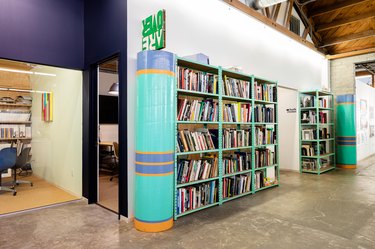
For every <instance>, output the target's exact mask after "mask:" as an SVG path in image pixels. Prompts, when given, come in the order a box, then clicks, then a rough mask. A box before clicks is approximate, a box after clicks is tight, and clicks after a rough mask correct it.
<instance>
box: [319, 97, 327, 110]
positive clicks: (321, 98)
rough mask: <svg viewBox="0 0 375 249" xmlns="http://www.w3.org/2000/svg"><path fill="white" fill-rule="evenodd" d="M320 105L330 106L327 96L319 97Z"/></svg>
mask: <svg viewBox="0 0 375 249" xmlns="http://www.w3.org/2000/svg"><path fill="white" fill-rule="evenodd" d="M319 107H323V108H328V99H327V98H326V97H320V98H319Z"/></svg>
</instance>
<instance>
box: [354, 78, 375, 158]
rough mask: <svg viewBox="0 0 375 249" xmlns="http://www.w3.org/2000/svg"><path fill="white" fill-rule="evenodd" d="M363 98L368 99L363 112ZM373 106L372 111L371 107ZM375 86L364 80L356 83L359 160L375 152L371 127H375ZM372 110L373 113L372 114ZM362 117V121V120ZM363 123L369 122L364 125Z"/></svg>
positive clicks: (374, 137) (374, 141) (374, 140)
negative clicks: (367, 83) (365, 82)
mask: <svg viewBox="0 0 375 249" xmlns="http://www.w3.org/2000/svg"><path fill="white" fill-rule="evenodd" d="M361 100H365V101H366V107H367V108H366V110H364V111H365V112H361V110H360V108H361ZM371 108H372V111H370V109H371ZM374 108H375V88H373V87H371V86H368V85H366V84H364V83H362V82H358V83H356V127H357V128H356V129H357V160H358V161H360V160H362V159H364V158H366V157H368V156H371V155H372V154H374V153H375V136H372V137H371V135H370V127H371V126H373V127H374V129H375V120H374V112H375V110H374ZM371 112H372V115H371ZM361 119H362V121H361ZM361 123H362V124H367V125H366V126H362V128H361Z"/></svg>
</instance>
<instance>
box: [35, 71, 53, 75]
mask: <svg viewBox="0 0 375 249" xmlns="http://www.w3.org/2000/svg"><path fill="white" fill-rule="evenodd" d="M34 74H36V75H44V76H56V74H53V73H40V72H34Z"/></svg>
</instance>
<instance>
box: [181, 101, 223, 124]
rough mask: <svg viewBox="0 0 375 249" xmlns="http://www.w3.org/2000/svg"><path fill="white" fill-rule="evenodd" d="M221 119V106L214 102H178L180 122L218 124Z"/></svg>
mask: <svg viewBox="0 0 375 249" xmlns="http://www.w3.org/2000/svg"><path fill="white" fill-rule="evenodd" d="M218 117H219V105H218V103H217V102H215V101H213V100H209V99H207V100H201V101H199V100H189V99H179V100H178V115H177V120H179V121H209V122H217V121H218Z"/></svg>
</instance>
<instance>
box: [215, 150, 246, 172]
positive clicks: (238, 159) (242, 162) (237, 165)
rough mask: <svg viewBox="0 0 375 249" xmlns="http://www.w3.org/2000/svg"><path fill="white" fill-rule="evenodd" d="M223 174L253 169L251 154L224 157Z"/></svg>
mask: <svg viewBox="0 0 375 249" xmlns="http://www.w3.org/2000/svg"><path fill="white" fill-rule="evenodd" d="M222 167H223V173H224V175H226V174H232V173H236V172H241V171H245V170H250V169H251V153H250V152H235V153H234V154H228V155H223V159H222Z"/></svg>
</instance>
